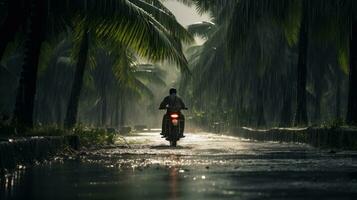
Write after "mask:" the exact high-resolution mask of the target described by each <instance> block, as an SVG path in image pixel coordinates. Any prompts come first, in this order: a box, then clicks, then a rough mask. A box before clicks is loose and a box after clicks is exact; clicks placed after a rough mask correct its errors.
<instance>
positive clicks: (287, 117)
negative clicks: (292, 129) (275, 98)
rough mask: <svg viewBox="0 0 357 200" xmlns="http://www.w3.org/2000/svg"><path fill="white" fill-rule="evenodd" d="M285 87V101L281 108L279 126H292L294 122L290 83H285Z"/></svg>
mask: <svg viewBox="0 0 357 200" xmlns="http://www.w3.org/2000/svg"><path fill="white" fill-rule="evenodd" d="M282 82H283V81H282ZM283 89H284V102H283V107H282V109H281V114H280V123H279V126H281V127H288V126H291V122H292V117H291V116H292V109H291V101H292V95H291V91H290V87H288V84H283Z"/></svg>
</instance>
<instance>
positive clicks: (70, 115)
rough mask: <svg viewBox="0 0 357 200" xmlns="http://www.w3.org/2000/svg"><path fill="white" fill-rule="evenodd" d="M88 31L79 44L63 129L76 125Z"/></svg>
mask: <svg viewBox="0 0 357 200" xmlns="http://www.w3.org/2000/svg"><path fill="white" fill-rule="evenodd" d="M88 34H89V33H88V29H85V31H84V33H83V37H82V41H81V44H80V50H79V55H78V62H77V65H76V71H75V74H74V80H73V84H72V89H71V95H70V98H69V102H68V107H67V112H66V118H65V120H64V127H65V128H68V129H70V128H73V127H74V125H75V124H76V123H77V115H78V106H79V98H80V95H81V90H82V87H83V77H84V71H85V66H86V63H87V56H88V49H89V40H88V39H89V38H88V37H89V35H88Z"/></svg>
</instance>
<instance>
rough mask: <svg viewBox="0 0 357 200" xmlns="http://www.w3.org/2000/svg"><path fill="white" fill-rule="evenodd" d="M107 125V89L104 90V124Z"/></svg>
mask: <svg viewBox="0 0 357 200" xmlns="http://www.w3.org/2000/svg"><path fill="white" fill-rule="evenodd" d="M106 125H107V94H106V91H105V89H103V91H102V126H103V127H105V126H106Z"/></svg>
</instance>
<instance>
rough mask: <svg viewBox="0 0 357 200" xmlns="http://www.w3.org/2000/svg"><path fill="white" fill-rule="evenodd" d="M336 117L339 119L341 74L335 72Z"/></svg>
mask: <svg viewBox="0 0 357 200" xmlns="http://www.w3.org/2000/svg"><path fill="white" fill-rule="evenodd" d="M335 117H336V119H341V74H339V73H338V74H337V80H336V108H335Z"/></svg>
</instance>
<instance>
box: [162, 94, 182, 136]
mask: <svg viewBox="0 0 357 200" xmlns="http://www.w3.org/2000/svg"><path fill="white" fill-rule="evenodd" d="M176 94H177V90H176V89H175V88H171V89H170V95H169V96H167V97H165V98H164V100H163V101H162V102H161V104H160V109H167V112H166V114H165V115H164V117H163V119H162V131H161V135H163V136H162V137H163V138H164V137H166V135H165V134H166V133H167V131H166V127H167V124H166V123H167V121H168V117H169V113H172V112H178V113H179V115H180V117H181V119H182V120H181V121H180V123H181V124H180V126H181V127H182V129H181V132H180V137H185V136H184V135H183V131H184V128H185V117H184V115H183V114H182V113H181V110H182V109H187V108H186V106H185V104H184V103H183V101H182V99H181V98H180V97H178V96H177V95H176Z"/></svg>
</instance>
